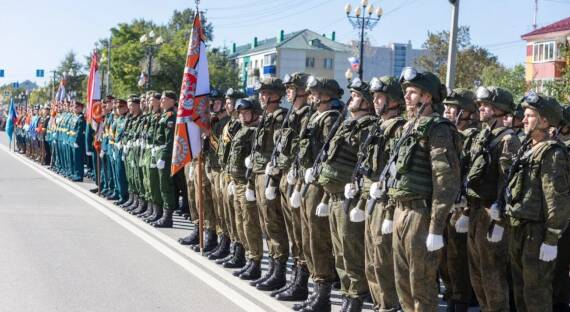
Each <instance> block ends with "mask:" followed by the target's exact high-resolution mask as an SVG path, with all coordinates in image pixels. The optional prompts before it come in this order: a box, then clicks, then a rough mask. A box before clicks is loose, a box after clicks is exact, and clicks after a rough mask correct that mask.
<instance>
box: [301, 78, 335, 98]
mask: <svg viewBox="0 0 570 312" xmlns="http://www.w3.org/2000/svg"><path fill="white" fill-rule="evenodd" d="M311 90H318V91H321V92H323V93H325V94H327V95H328V96H330V97H331V99H338V98H340V97H341V96H342V95H343V94H344V90H343V89H342V88H341V87H340V85H339V84H338V82H337V81H336V80H334V79H328V78H317V77H315V76H310V77H309V78H308V79H307V91H311Z"/></svg>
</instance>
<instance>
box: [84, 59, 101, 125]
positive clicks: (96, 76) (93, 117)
mask: <svg viewBox="0 0 570 312" xmlns="http://www.w3.org/2000/svg"><path fill="white" fill-rule="evenodd" d="M85 117H86V121H87V124H89V125H91V127H92V128H93V129H94V130H95V131H97V128H98V125H99V123H100V122H101V121H102V120H103V117H104V113H103V108H102V107H101V74H100V73H99V64H98V55H97V51H93V55H92V56H91V67H90V68H89V77H88V79H87V114H86V116H85Z"/></svg>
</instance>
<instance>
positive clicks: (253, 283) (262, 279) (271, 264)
mask: <svg viewBox="0 0 570 312" xmlns="http://www.w3.org/2000/svg"><path fill="white" fill-rule="evenodd" d="M268 260H269V261H268V262H269V270H267V272H265V274H263V276H262V277H260V278H258V279H255V280H253V281H251V282H249V285H251V286H254V287H256V286H257V285H258V284H261V283H263V282H265V281H266V280H267V279H269V278H270V277H271V275H272V274H273V270H274V269H275V260H274V259H273V257H269V258H268Z"/></svg>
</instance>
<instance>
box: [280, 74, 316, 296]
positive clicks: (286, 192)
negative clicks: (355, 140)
mask: <svg viewBox="0 0 570 312" xmlns="http://www.w3.org/2000/svg"><path fill="white" fill-rule="evenodd" d="M308 77H309V75H308V74H305V73H294V74H292V75H286V76H285V78H284V80H283V85H284V86H285V89H286V93H287V100H288V101H289V103H291V110H290V111H289V112H288V119H287V120H286V121H285V122H284V124H283V128H282V130H281V133H280V134H279V135H278V136H277V137H276V140H279V141H277V142H276V147H275V149H276V151H275V152H274V155H273V156H274V158H275V160H274V161H275V164H276V165H277V167H278V168H279V170H280V171H281V172H282V173H283V175H282V176H281V181H280V182H279V193H280V195H281V196H280V199H281V207H282V208H283V216H284V218H285V226H286V229H287V236H288V239H289V241H290V242H291V254H292V258H293V261H294V265H293V269H292V275H291V277H290V279H289V282H288V283H287V284H286V285H285V286H283V287H282V288H280V289H278V290H276V291H274V292H272V293H271V296H275V297H276V298H277V300H282V301H295V300H305V299H307V296H308V294H309V290H308V288H307V283H308V279H309V271H308V269H307V263H306V261H305V256H304V254H303V246H302V244H303V239H302V236H301V232H302V226H301V212H300V209H299V208H300V202H299V203H298V204H299V205H295V207H293V206H292V205H291V202H290V197H289V196H290V195H291V191H292V188H293V186H294V185H295V184H296V180H297V176H298V172H299V159H298V158H297V155H298V153H299V133H300V131H301V129H303V128H306V127H307V124H308V122H309V118H310V117H311V113H312V110H311V107H310V106H309V104H308V103H307V95H308V92H307V91H306V84H307V79H308ZM287 172H288V174H285V173H287Z"/></svg>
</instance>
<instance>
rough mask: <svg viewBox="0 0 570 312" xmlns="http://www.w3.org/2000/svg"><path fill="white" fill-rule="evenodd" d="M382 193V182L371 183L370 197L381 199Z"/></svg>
mask: <svg viewBox="0 0 570 312" xmlns="http://www.w3.org/2000/svg"><path fill="white" fill-rule="evenodd" d="M380 195H381V194H380V182H374V183H372V185H370V197H372V198H374V199H379V198H380Z"/></svg>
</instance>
